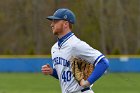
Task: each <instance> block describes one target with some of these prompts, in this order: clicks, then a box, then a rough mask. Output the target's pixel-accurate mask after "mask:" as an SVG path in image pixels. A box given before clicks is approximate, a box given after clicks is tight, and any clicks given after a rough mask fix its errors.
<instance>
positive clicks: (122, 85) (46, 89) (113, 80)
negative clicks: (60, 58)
mask: <svg viewBox="0 0 140 93" xmlns="http://www.w3.org/2000/svg"><path fill="white" fill-rule="evenodd" d="M92 88H93V89H94V91H95V93H140V73H114V74H113V73H109V74H106V75H104V76H103V77H102V78H101V79H100V80H98V81H97V82H96V83H95V84H94V85H93V87H92ZM0 93H61V89H60V86H59V82H58V80H56V79H54V78H52V77H50V76H44V75H42V74H41V73H0Z"/></svg>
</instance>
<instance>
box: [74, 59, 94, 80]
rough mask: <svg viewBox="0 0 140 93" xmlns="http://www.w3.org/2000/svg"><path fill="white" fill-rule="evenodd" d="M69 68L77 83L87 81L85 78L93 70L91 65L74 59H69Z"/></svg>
mask: <svg viewBox="0 0 140 93" xmlns="http://www.w3.org/2000/svg"><path fill="white" fill-rule="evenodd" d="M71 66H72V73H73V75H74V77H75V79H76V80H77V81H78V82H80V81H81V80H82V79H84V80H87V78H88V77H89V76H90V74H91V73H92V71H93V70H94V65H93V64H91V63H88V62H87V61H86V60H84V59H81V58H76V57H73V58H71Z"/></svg>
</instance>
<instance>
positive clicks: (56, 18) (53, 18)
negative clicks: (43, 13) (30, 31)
mask: <svg viewBox="0 0 140 93" xmlns="http://www.w3.org/2000/svg"><path fill="white" fill-rule="evenodd" d="M46 19H48V20H61V18H59V17H55V16H48V17H47V18H46Z"/></svg>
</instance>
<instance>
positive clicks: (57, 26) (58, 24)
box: [51, 20, 65, 35]
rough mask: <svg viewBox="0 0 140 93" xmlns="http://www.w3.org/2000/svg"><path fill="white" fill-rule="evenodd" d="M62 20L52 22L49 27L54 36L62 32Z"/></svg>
mask: <svg viewBox="0 0 140 93" xmlns="http://www.w3.org/2000/svg"><path fill="white" fill-rule="evenodd" d="M64 22H65V21H64V20H52V23H51V27H52V31H53V34H54V35H59V34H60V33H62V32H63V26H64Z"/></svg>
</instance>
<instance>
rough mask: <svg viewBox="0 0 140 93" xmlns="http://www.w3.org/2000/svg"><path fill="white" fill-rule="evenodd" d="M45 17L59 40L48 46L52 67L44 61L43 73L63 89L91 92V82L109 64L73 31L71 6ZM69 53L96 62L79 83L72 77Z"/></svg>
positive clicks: (67, 92)
mask: <svg viewBox="0 0 140 93" xmlns="http://www.w3.org/2000/svg"><path fill="white" fill-rule="evenodd" d="M47 19H48V20H50V21H51V25H50V26H51V28H52V32H53V34H54V35H56V36H57V38H58V41H57V42H56V43H55V44H54V45H53V47H52V49H51V55H52V62H53V67H50V66H49V65H48V64H47V65H43V66H42V69H41V70H42V73H43V74H45V75H51V76H53V77H55V78H56V79H59V82H60V85H61V90H62V93H94V92H93V90H92V89H91V86H92V84H93V83H94V82H95V81H96V80H97V79H99V78H100V77H101V76H102V75H103V73H104V72H105V71H106V69H107V68H108V66H109V62H108V60H107V58H106V57H105V56H104V55H103V54H102V53H101V52H99V51H98V50H96V49H94V48H92V47H90V46H89V45H88V44H87V43H86V42H84V41H81V40H80V39H79V38H77V37H76V36H75V35H74V33H72V25H73V24H75V21H76V18H75V15H74V13H73V12H72V11H71V10H69V9H66V8H60V9H58V10H57V11H56V12H55V13H54V14H53V16H48V17H47ZM72 56H76V57H80V58H83V59H85V60H87V61H88V62H89V63H91V64H94V65H95V68H94V70H93V72H92V73H91V75H90V76H89V77H88V79H87V80H84V79H82V80H81V81H80V82H79V83H78V82H77V81H76V80H75V78H74V75H73V73H72V68H71V64H70V59H71V57H72Z"/></svg>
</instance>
